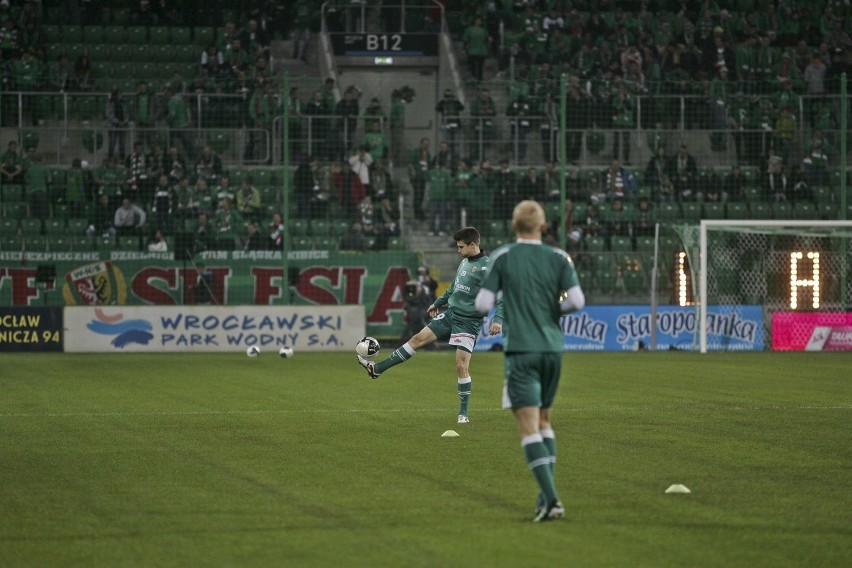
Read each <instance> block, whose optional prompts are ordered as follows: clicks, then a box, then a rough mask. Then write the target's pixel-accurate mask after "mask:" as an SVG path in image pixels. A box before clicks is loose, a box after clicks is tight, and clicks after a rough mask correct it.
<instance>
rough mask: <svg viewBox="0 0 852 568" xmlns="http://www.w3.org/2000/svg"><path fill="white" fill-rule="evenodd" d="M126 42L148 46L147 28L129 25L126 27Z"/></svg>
mask: <svg viewBox="0 0 852 568" xmlns="http://www.w3.org/2000/svg"><path fill="white" fill-rule="evenodd" d="M126 32H127V44H128V45H141V46H145V47H148V45H147V44H148V28H146V27H145V26H130V27H129V28H126Z"/></svg>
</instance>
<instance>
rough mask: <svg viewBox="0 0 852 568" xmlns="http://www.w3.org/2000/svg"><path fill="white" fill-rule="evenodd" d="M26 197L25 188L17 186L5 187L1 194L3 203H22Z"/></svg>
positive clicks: (0, 197)
mask: <svg viewBox="0 0 852 568" xmlns="http://www.w3.org/2000/svg"><path fill="white" fill-rule="evenodd" d="M23 197H24V187H23V186H22V185H17V184H9V185H6V184H4V185H3V190H2V192H0V199H2V200H3V203H6V202H7V201H20V200H21V199H23Z"/></svg>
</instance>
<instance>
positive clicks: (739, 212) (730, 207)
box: [725, 201, 750, 219]
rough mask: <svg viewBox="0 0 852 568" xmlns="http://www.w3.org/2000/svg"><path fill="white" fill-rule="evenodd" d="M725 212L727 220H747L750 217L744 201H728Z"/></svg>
mask: <svg viewBox="0 0 852 568" xmlns="http://www.w3.org/2000/svg"><path fill="white" fill-rule="evenodd" d="M725 210H726V217H727V218H728V219H748V218H749V216H750V213H749V210H748V203H746V202H744V201H729V202H728V203H727V206H726V207H725Z"/></svg>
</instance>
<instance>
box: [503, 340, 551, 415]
mask: <svg viewBox="0 0 852 568" xmlns="http://www.w3.org/2000/svg"><path fill="white" fill-rule="evenodd" d="M561 372H562V353H506V359H505V363H504V383H503V408H522V407H525V406H534V407H536V408H550V406H551V405H552V404H553V399H554V398H556V390H557V388H558V387H559V375H560V373H561Z"/></svg>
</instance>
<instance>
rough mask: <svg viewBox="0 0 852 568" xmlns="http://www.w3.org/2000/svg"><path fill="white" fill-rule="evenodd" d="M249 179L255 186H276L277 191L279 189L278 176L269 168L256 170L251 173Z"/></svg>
mask: <svg viewBox="0 0 852 568" xmlns="http://www.w3.org/2000/svg"><path fill="white" fill-rule="evenodd" d="M251 177H252V179H253V180H254V183H256V184H257V185H277V186H278V187H277V189H278V190H279V191H280V189H281V184H280V183H279V180H278V176H276V175H275V170H273V169H271V168H257V169H255V170H254V171H253V172H252V174H251Z"/></svg>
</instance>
